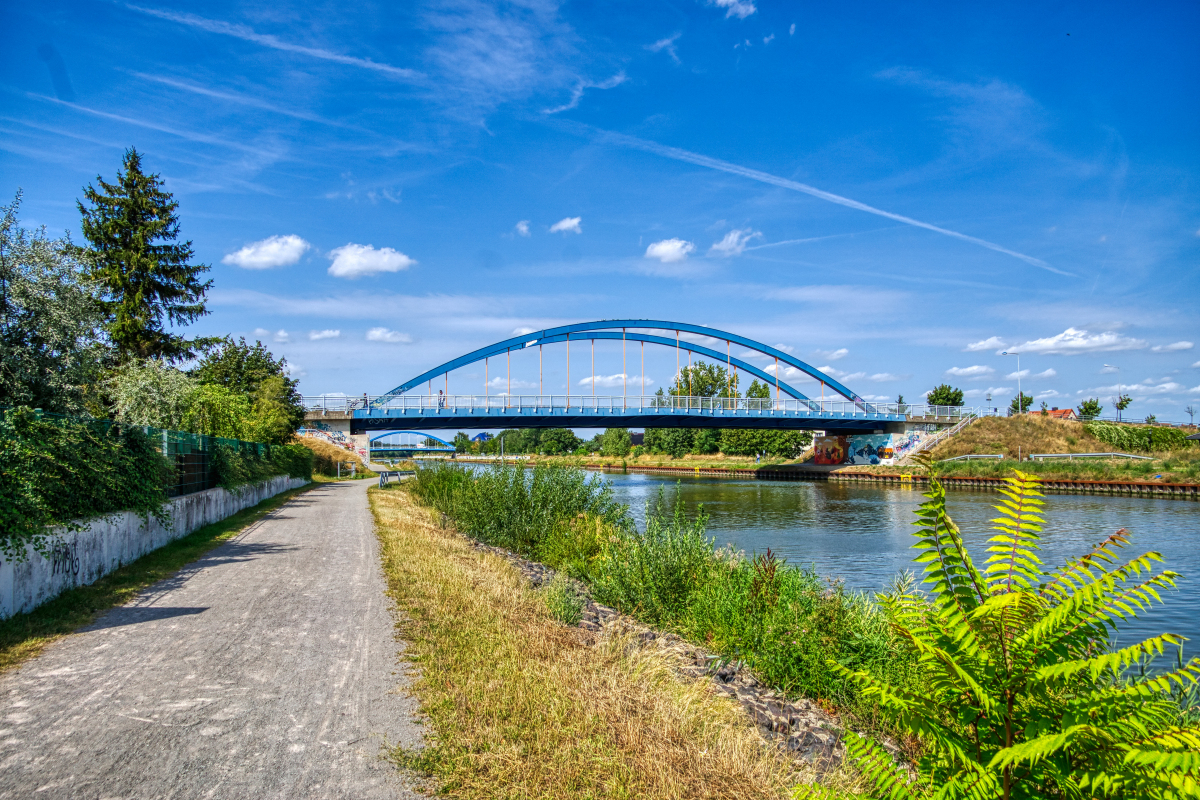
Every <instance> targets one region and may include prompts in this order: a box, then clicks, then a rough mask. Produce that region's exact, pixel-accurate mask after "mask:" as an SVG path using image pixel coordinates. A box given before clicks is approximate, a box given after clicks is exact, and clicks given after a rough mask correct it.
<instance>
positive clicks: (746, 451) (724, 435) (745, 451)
mask: <svg viewBox="0 0 1200 800" xmlns="http://www.w3.org/2000/svg"><path fill="white" fill-rule="evenodd" d="M719 444H720V448H721V452H722V453H724V454H725V455H729V456H753V455H758V454H759V453H766V454H767V455H768V456H773V457H775V458H795V457H796V456H798V455H800V454H801V453H803V452H804V451H805V450H806V449H807V448H808V447H809V445H811V444H812V433H811V432H810V431H780V430H771V429H769V428H724V429H722V430H721V433H720V437H719Z"/></svg>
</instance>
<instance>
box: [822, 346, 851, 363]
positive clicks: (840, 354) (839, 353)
mask: <svg viewBox="0 0 1200 800" xmlns="http://www.w3.org/2000/svg"><path fill="white" fill-rule="evenodd" d="M813 352H814V353H816V354H817V355H819V356H820V357H821V358H824V359H828V360H829V361H837V360H838V359H839V358H845V357H846V356H848V355H850V351H849V350H847V349H846V348H844V347H839V348H838V349H837V350H813Z"/></svg>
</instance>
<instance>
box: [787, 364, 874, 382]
mask: <svg viewBox="0 0 1200 800" xmlns="http://www.w3.org/2000/svg"><path fill="white" fill-rule="evenodd" d="M766 371H767V372H770V373H771V374H774V373H775V365H774V364H772V365H770V366H769V367H767V368H766ZM796 372H799V370H796ZM817 372H824V373H825V374H826V375H828V376H829V377H831V378H837V379H838V380H839V381H853V380H858V379H859V378H865V377H867V373H865V372H842V371H841V370H840V369H835V368H834V367H831V366H829V365H828V364H827V365H825V366H823V367H817Z"/></svg>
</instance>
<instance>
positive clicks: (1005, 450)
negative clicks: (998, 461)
mask: <svg viewBox="0 0 1200 800" xmlns="http://www.w3.org/2000/svg"><path fill="white" fill-rule="evenodd" d="M1018 449H1019V451H1020V453H1021V455H1022V456H1025V455H1029V454H1030V453H1107V452H1110V451H1111V450H1112V449H1113V447H1112V445H1109V444H1106V443H1104V442H1102V441H1100V440H1099V439H1096V438H1094V437H1092V436H1089V435H1088V434H1086V433H1084V430H1083V423H1082V422H1072V421H1070V420H1061V419H1053V418H1051V417H1043V416H1042V415H1041V414H1027V415H1025V416H1021V417H984V418H983V419H981V420H979V421H978V422H976V423H974V424H973V425H969V426H968V427H966V428H964V429H963V430H962V431H960V432H959V433H957V434H955V435H954V436H951V437H950V439H949V441H947V442H945V443H943V444H941V445H939V446H937V447H935V448H934V451H933V457H934V458H935V459H943V458H954V457H955V456H962V455H967V454H968V453H1000V454H1003V455H1004V456H1005V457H1006V458H1016V457H1017V452H1018Z"/></svg>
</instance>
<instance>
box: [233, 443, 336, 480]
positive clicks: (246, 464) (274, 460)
mask: <svg viewBox="0 0 1200 800" xmlns="http://www.w3.org/2000/svg"><path fill="white" fill-rule="evenodd" d="M260 450H261V453H260ZM212 465H213V470H214V471H215V472H216V475H217V483H218V485H220V486H221V487H222V488H225V489H235V488H236V487H238V486H241V485H243V484H246V483H255V482H258V481H262V480H266V479H267V478H273V477H275V476H276V475H287V476H288V477H290V478H303V479H305V480H312V471H313V452H312V450H309V449H308V448H307V447H305V446H304V445H302V444H277V445H257V446H256V445H254V444H250V443H247V444H244V445H243V444H224V443H218V444H216V445H214V446H213V450H212Z"/></svg>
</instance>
